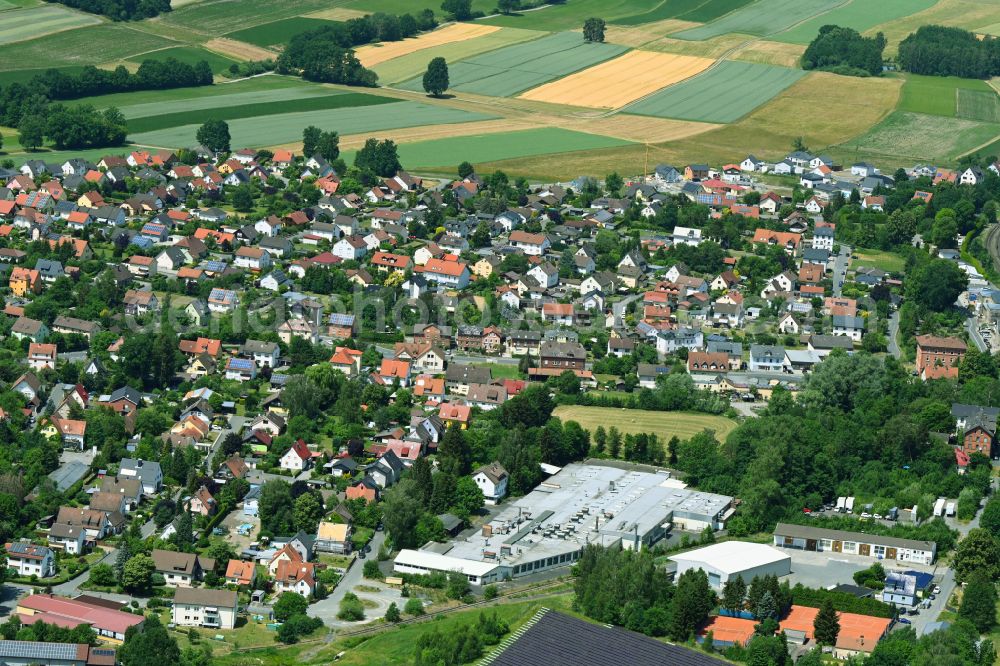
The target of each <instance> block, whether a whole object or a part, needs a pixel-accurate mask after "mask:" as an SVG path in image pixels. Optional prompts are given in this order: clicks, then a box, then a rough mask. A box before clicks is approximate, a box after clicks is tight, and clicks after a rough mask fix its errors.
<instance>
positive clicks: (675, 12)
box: [611, 0, 752, 25]
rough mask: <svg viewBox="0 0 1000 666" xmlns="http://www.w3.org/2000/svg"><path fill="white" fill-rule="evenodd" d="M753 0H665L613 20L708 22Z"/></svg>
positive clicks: (623, 22)
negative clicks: (642, 10) (639, 11)
mask: <svg viewBox="0 0 1000 666" xmlns="http://www.w3.org/2000/svg"><path fill="white" fill-rule="evenodd" d="M751 1H752V0H663V2H661V3H660V4H659V5H658V6H656V7H654V8H653V9H651V10H649V11H647V12H642V13H638V14H632V15H631V16H623V17H620V18H616V19H615V20H613V21H611V22H612V23H614V24H616V25H642V24H644V23H652V22H654V21H663V20H665V19H679V20H681V21H696V22H698V23H707V22H709V21H714V20H715V19H717V18H719V17H721V16H723V15H725V14H728V13H729V12H731V11H734V10H736V9H739V8H740V7H742V6H743V5H745V4H747V3H749V2H751Z"/></svg>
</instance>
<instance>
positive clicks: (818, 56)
mask: <svg viewBox="0 0 1000 666" xmlns="http://www.w3.org/2000/svg"><path fill="white" fill-rule="evenodd" d="M883 50H885V35H883V34H882V33H881V32H880V33H878V34H877V35H876V36H875V37H862V36H861V34H860V33H858V31H857V30H853V29H852V28H843V27H841V26H838V25H824V26H823V27H822V28H820V29H819V34H818V35H816V38H815V39H813V40H812V41H811V42H810V43H809V46H808V47H806V51H805V53H803V54H802V60H801V63H802V69H821V70H826V71H830V72H834V73H836V74H847V75H850V76H878V75H880V74H881V73H882V51H883Z"/></svg>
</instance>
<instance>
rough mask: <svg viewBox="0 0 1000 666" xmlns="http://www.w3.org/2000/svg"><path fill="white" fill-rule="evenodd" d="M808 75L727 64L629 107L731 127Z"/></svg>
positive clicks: (648, 113)
mask: <svg viewBox="0 0 1000 666" xmlns="http://www.w3.org/2000/svg"><path fill="white" fill-rule="evenodd" d="M804 75H805V72H803V71H802V70H798V69H790V68H787V67H776V66H773V65H761V64H758V63H749V62H738V61H724V62H722V63H720V64H719V65H718V66H716V67H714V68H712V69H710V70H708V71H707V72H703V73H702V74H699V75H697V76H695V77H692V78H690V79H688V80H686V81H682V82H680V83H678V84H676V85H673V86H670V87H669V88H666V89H664V90H662V91H660V92H658V93H656V94H654V95H652V96H650V97H647V98H646V99H644V100H641V101H639V102H638V103H636V104H634V105H632V106H630V107H628V109H627V111H628V112H629V113H635V114H638V115H644V116H656V117H659V118H679V119H682V120H700V121H703V122H709V123H731V122H734V121H736V120H739V119H740V118H742V117H743V116H745V115H746V114H748V113H750V112H751V111H753V110H754V109H756V108H757V107H759V106H760V105H761V104H764V103H765V102H767V101H768V100H770V99H771V98H773V97H774V96H775V95H777V94H778V93H780V92H781V91H783V90H785V89H786V88H788V87H789V86H791V85H792V84H793V83H795V82H796V81H798V80H799V79H800V78H802V76H804Z"/></svg>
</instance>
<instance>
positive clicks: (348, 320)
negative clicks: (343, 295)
mask: <svg viewBox="0 0 1000 666" xmlns="http://www.w3.org/2000/svg"><path fill="white" fill-rule="evenodd" d="M330 323H331V324H333V325H334V326H350V325H352V324H353V323H354V315H350V314H332V315H330Z"/></svg>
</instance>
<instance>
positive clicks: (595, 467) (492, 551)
mask: <svg viewBox="0 0 1000 666" xmlns="http://www.w3.org/2000/svg"><path fill="white" fill-rule="evenodd" d="M732 500H733V498H731V497H727V496H725V495H714V494H712V493H703V492H698V491H695V490H690V489H688V488H686V487H685V485H684V483H682V482H680V481H678V480H676V479H674V478H671V476H670V474H669V473H668V472H665V471H657V472H646V471H639V470H638V469H637V468H636V467H634V466H631V465H625V464H621V463H612V462H609V463H600V462H596V463H588V464H576V463H574V464H571V465H567V466H566V467H564V468H563V469H562V470H561V471H559V472H558V473H557V474H555V475H554V476H552V477H549V478H548V479H547V480H546V481H543V482H542V483H541V484H539V486H538V487H537V488H535V490H533V491H532V492H531V493H529V494H528V495H525V496H524V497H522V498H520V499H518V500H515V501H513V502H511V503H510V504H509V505H508V506H507V507H506V508H505V509H504V510H503V511H502V512H501V513H500V514H498V515H497V516H496V517H495V518H494V519H493V520H492V521H490V522H489V523H487V524H486V525H483V528H482V531H481V532H479V533H478V534H475V535H473V536H471V537H466V538H460V539H456V540H453V541H450V542H448V543H443V544H439V543H432V544H428V545H426V546H424V547H423V548H421V549H420V550H402V551H400V553H399V555H398V556H397V557H396V560H395V563H394V565H395V570H396V571H397V572H398V573H429V572H434V571H441V572H449V571H461V572H462V573H464V574H466V575H467V576H468V578H469V582H470V583H472V584H473V585H485V584H489V583H492V582H496V581H500V580H504V579H506V578H517V577H519V576H526V575H528V574H532V573H535V572H538V571H541V570H544V569H551V568H554V567H560V566H568V565H571V564H572V563H573V562H575V561H576V560H577V559H579V557H580V554H581V552H582V551H583V549H584V547H585V546H586V545H587V544H591V543H596V544H601V545H603V546H613V545H617V544H620V545H621V546H623V547H624V548H635V547H637V546H639V545H643V546H647V547H648V546H652V545H653V544H655V543H656V542H657V541H659V540H660V539H662V538H663V537H664V536H666V534H667V532H668V531H669V530H670V528H671V527H672V526H675V527H678V528H680V529H685V530H691V531H696V532H700V531H702V530H704V529H705V528H706V527H710V528H712V529H713V530H716V529H721V528H722V527H724V526H725V521H726V520H727V519H728V518H729V516H730V515H731V514H732V511H733V509H732Z"/></svg>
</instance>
